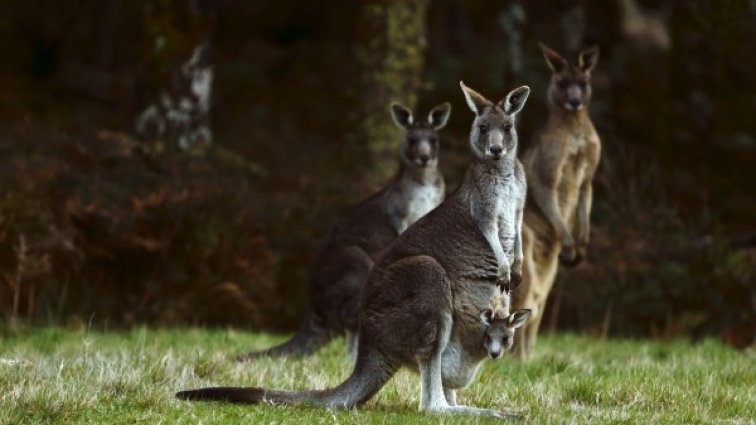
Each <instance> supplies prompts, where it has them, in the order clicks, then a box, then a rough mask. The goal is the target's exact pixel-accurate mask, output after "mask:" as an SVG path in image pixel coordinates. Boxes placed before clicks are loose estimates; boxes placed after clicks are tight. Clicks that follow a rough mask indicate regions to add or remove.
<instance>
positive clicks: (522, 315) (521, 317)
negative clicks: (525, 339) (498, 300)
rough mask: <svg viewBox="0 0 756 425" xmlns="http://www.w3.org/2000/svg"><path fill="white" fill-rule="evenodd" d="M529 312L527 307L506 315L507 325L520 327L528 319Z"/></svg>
mask: <svg viewBox="0 0 756 425" xmlns="http://www.w3.org/2000/svg"><path fill="white" fill-rule="evenodd" d="M530 313H531V310H528V309H523V310H517V311H515V312H514V313H512V314H510V315H509V317H507V325H508V326H509V327H510V328H512V329H517V328H519V327H522V325H524V324H525V322H527V321H528V318H529V317H530Z"/></svg>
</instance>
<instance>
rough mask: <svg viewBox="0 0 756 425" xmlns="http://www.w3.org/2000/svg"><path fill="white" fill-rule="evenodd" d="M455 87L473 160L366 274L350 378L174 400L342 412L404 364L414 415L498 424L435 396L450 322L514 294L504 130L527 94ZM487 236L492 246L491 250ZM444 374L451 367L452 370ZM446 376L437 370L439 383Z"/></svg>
mask: <svg viewBox="0 0 756 425" xmlns="http://www.w3.org/2000/svg"><path fill="white" fill-rule="evenodd" d="M460 86H461V87H462V90H463V92H464V94H465V98H466V100H467V103H468V105H469V106H470V109H471V110H472V111H473V112H474V113H475V120H474V122H473V127H472V131H471V132H470V147H471V151H472V153H473V158H474V159H473V162H472V164H471V165H470V167H469V168H468V170H467V173H466V175H465V178H464V181H463V183H462V184H461V185H460V187H459V188H458V189H457V190H456V191H455V192H454V193H453V194H452V195H451V196H450V197H448V198H447V199H446V200H445V201H444V202H443V203H442V204H441V205H440V206H438V207H437V208H436V209H434V210H433V211H431V212H430V213H429V214H427V215H426V216H424V217H423V218H421V219H420V220H418V222H417V223H415V224H414V225H413V226H411V227H409V228H408V229H407V231H405V232H404V233H403V234H402V235H401V236H400V237H399V238H398V239H397V240H396V241H394V242H393V243H392V244H391V246H389V248H387V249H386V251H385V252H384V254H383V255H382V256H381V257H380V259H379V260H378V263H377V264H376V266H375V267H374V268H373V270H372V272H371V273H370V277H369V278H368V281H367V283H366V284H365V288H364V290H363V292H362V298H361V303H360V311H359V331H360V341H359V346H358V349H357V360H356V362H355V366H354V370H353V371H352V374H351V375H350V376H349V377H348V378H347V379H346V380H345V381H344V382H343V383H342V384H340V385H338V386H336V387H334V388H330V389H326V390H322V391H280V390H267V389H263V388H233V387H231V388H229V387H223V388H204V389H198V390H191V391H182V392H179V393H177V394H176V396H177V397H179V398H181V399H188V400H226V401H230V402H237V403H260V402H266V403H273V404H289V405H291V404H307V405H317V406H324V407H328V408H352V407H354V406H357V405H360V404H362V403H364V402H366V401H367V400H369V399H370V398H371V397H373V395H375V394H376V393H377V392H378V391H379V390H380V389H381V388H382V387H383V386H384V385H385V384H386V382H388V380H389V379H390V378H391V377H392V376H393V375H394V374H395V373H396V371H397V370H398V369H399V368H400V367H402V366H407V367H409V368H411V369H417V370H419V372H420V384H421V389H422V391H421V398H420V410H422V411H430V412H439V413H469V414H477V415H486V416H496V417H508V415H507V414H506V413H504V412H501V411H497V410H490V409H480V408H475V407H468V406H459V405H454V406H451V405H450V404H449V403H448V401H447V400H446V398H445V395H444V386H443V368H444V367H445V366H444V362H443V361H442V359H443V357H444V353H445V352H448V351H449V350H451V351H463V350H464V348H463V347H461V346H460V342H459V340H460V339H459V338H458V339H452V333H453V328H454V320H455V319H454V317H455V316H457V317H458V316H459V314H464V311H465V308H468V306H469V305H473V306H487V305H489V304H490V302H491V300H493V299H496V298H497V297H500V296H506V297H507V299H508V297H509V292H510V291H511V290H512V289H513V288H514V287H515V286H516V282H517V279H516V278H512V276H511V275H512V271H513V270H516V268H515V267H513V264H514V262H515V259H514V257H515V255H514V253H515V252H517V247H516V245H517V242H515V241H516V240H518V239H519V234H520V230H519V223H518V221H517V217H518V215H521V211H522V209H523V206H524V197H525V190H526V188H525V179H524V178H525V174H524V171H523V169H522V166H521V164H520V163H519V161H518V160H517V154H516V152H517V133H516V131H515V128H514V124H515V116H516V114H517V113H518V112H520V110H521V109H522V107H523V106H524V104H525V101H526V99H527V97H528V94H529V93H530V89H529V88H528V87H520V88H517V89H515V90H513V91H511V92H510V93H509V94H508V95H507V96H506V97H505V98H504V100H502V101H500V102H498V103H495V104H494V103H493V102H491V101H489V100H487V99H486V98H484V97H483V96H482V95H480V94H478V93H477V92H475V91H473V90H472V89H469V88H468V87H466V86H465V85H464V84H463V83H460ZM491 233H493V234H494V235H498V236H499V239H498V240H496V241H495V242H493V241H492V237H491ZM492 245H496V246H492ZM502 253H503V257H504V258H503V261H505V264H503V265H502V264H501V263H500V262H499V261H500V259H499V255H500V254H502ZM515 274H516V273H515ZM502 288H503V292H502ZM507 303H508V301H507ZM477 311H480V310H477ZM458 323H461V321H460V322H458ZM450 356H451V355H450V354H447V358H450ZM446 367H447V368H449V367H454V365H453V362H448V363H447V364H446ZM454 373H455V371H448V370H447V376H452V375H453V374H454ZM447 384H450V383H449V382H447ZM451 387H453V386H452V385H450V388H451ZM447 393H448V392H447Z"/></svg>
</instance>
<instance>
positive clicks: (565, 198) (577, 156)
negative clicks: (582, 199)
mask: <svg viewBox="0 0 756 425" xmlns="http://www.w3.org/2000/svg"><path fill="white" fill-rule="evenodd" d="M565 149H566V152H565V156H566V158H565V160H564V162H563V163H562V170H561V171H562V179H561V181H560V184H559V188H558V199H559V207H560V209H561V211H562V213H563V215H564V216H570V215H572V211H574V210H575V208H576V206H577V202H578V198H579V195H580V187H581V186H582V185H583V183H584V182H585V181H586V179H588V178H590V176H591V174H592V170H593V168H594V164H592V160H591V155H590V149H591V144H590V141H589V140H588V138H587V137H586V136H583V135H571V136H570V137H568V138H567V140H566V148H565Z"/></svg>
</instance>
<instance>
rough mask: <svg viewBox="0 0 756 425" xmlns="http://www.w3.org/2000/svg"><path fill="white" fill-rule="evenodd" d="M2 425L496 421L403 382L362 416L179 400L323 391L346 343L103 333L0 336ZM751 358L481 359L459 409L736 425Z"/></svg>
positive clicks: (634, 348)
mask: <svg viewBox="0 0 756 425" xmlns="http://www.w3.org/2000/svg"><path fill="white" fill-rule="evenodd" d="M0 332H1V334H2V340H0V424H23V423H51V424H68V423H98V424H99V423H108V424H116V423H149V424H158V423H163V424H173V423H182V424H183V423H185V424H198V423H202V424H209V423H234V424H236V423H246V424H257V423H260V424H262V423H278V424H298V425H299V424H311V423H327V424H332V423H358V424H362V423H370V424H372V423H387V424H402V425H407V424H410V423H412V424H415V423H427V424H436V423H455V424H456V423H493V422H496V421H495V420H492V419H486V418H475V417H454V418H439V417H437V416H432V415H426V414H421V413H418V412H417V404H418V397H419V386H418V383H417V379H416V377H415V376H413V375H412V374H411V373H408V372H401V373H400V374H398V375H397V376H396V377H395V378H394V379H393V380H392V381H391V382H390V383H389V385H388V386H387V387H385V388H384V389H383V390H382V391H381V392H380V393H379V395H378V396H377V397H376V398H375V399H374V400H372V401H370V402H369V403H368V404H367V405H366V406H364V407H363V408H361V409H359V410H351V411H327V410H322V409H313V408H287V407H273V406H267V405H263V406H234V405H227V404H221V403H191V402H182V401H178V400H176V399H174V397H173V394H174V393H175V391H177V390H180V389H188V388H194V387H199V386H208V385H254V386H257V385H260V386H266V387H275V388H324V387H326V386H329V385H334V384H337V383H339V382H340V381H341V380H342V379H343V378H344V377H346V375H347V374H348V373H349V371H350V364H349V360H348V359H347V357H346V355H345V354H344V351H345V350H344V346H343V343H341V342H338V343H334V344H331V345H329V346H328V347H327V348H326V349H325V350H323V351H322V352H321V353H320V354H319V355H317V356H315V357H312V358H309V359H306V360H301V361H283V360H261V361H257V362H253V363H243V364H238V363H234V362H233V361H232V360H231V357H232V356H234V355H236V354H239V353H242V352H244V351H245V350H248V349H252V348H262V347H267V346H269V345H270V344H272V343H274V342H275V341H279V340H280V338H278V337H272V336H267V335H256V334H251V333H246V332H240V331H235V330H213V331H207V330H200V329H189V330H147V329H136V330H132V331H128V332H110V333H101V332H94V331H87V330H84V329H81V330H70V329H60V328H44V329H20V330H18V329H10V328H8V327H5V328H0ZM754 388H756V355H754V353H753V351H750V352H738V351H735V350H732V349H729V348H727V347H724V346H722V345H720V344H718V343H716V342H713V341H707V342H704V343H702V344H698V345H691V344H689V343H686V342H674V343H657V342H648V341H630V340H615V341H612V340H610V341H599V340H596V339H593V338H589V337H579V336H571V335H557V336H546V337H543V338H542V339H541V340H540V344H539V347H538V353H537V355H536V356H535V358H534V359H533V361H531V362H529V363H526V364H523V363H520V362H517V361H514V360H513V359H508V358H504V359H502V360H499V361H495V362H494V361H489V362H488V363H487V364H486V365H485V367H483V368H482V370H481V373H480V375H479V377H478V379H477V380H476V382H475V383H474V384H473V385H472V386H471V387H470V388H468V389H466V390H464V391H462V392H460V394H459V401H460V402H461V403H465V404H470V405H476V406H481V407H492V408H497V407H498V408H507V409H514V410H517V411H519V412H521V413H523V414H524V415H526V416H527V418H528V419H527V422H529V423H576V424H585V423H601V424H604V423H669V424H680V423H701V424H711V423H732V424H753V423H754V419H755V418H756V390H755V389H754Z"/></svg>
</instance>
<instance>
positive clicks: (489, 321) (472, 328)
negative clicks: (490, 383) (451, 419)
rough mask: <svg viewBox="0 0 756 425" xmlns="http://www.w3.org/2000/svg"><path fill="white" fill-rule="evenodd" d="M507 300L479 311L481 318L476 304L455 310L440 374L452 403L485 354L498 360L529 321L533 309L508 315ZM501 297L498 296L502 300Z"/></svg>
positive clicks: (469, 380)
mask: <svg viewBox="0 0 756 425" xmlns="http://www.w3.org/2000/svg"><path fill="white" fill-rule="evenodd" d="M502 298H503V299H504V300H505V301H507V303H506V304H505V305H503V306H493V307H491V308H486V309H483V310H481V311H480V313H479V318H480V319H479V320H476V318H475V315H474V309H475V306H472V305H469V311H465V312H464V313H461V312H455V316H454V317H455V319H454V324H453V327H452V335H451V338H450V339H449V345H447V348H446V349H445V350H444V354H443V356H442V357H441V364H442V366H441V373H442V381H443V386H444V398H446V402H447V403H448V404H449V405H450V406H455V405H456V404H457V390H458V389H462V388H465V387H467V386H468V385H469V384H470V383H471V382H472V380H473V379H475V375H476V374H477V373H478V369H479V367H480V365H481V363H482V362H483V360H484V359H485V358H486V357H490V358H492V359H498V358H499V357H501V355H502V354H503V353H504V352H505V351H508V350H509V349H510V348H512V344H513V339H514V335H515V329H517V328H519V327H521V326H522V325H523V324H525V322H526V321H527V320H528V317H529V316H530V310H527V309H523V310H518V311H516V312H514V313H512V314H509V313H508V311H509V304H508V301H509V299H508V298H506V297H502ZM502 298H499V299H502Z"/></svg>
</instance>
